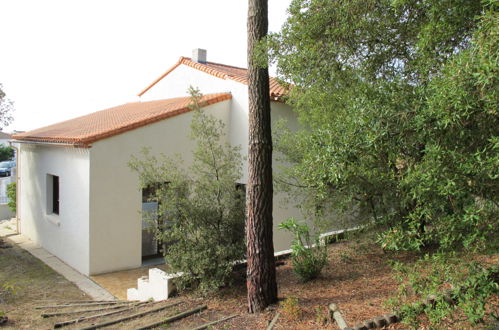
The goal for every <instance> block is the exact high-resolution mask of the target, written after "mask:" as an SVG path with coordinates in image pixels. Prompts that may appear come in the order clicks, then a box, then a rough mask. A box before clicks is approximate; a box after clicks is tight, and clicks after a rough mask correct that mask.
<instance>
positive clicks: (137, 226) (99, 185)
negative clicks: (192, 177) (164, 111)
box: [90, 100, 231, 274]
mask: <svg viewBox="0 0 499 330" xmlns="http://www.w3.org/2000/svg"><path fill="white" fill-rule="evenodd" d="M230 104H231V101H230V100H228V101H224V102H220V103H217V104H213V105H210V106H207V107H204V108H203V109H204V110H205V111H206V112H207V113H209V114H212V115H214V116H216V117H217V118H219V119H221V120H222V121H223V122H224V123H226V128H228V126H227V122H228V120H229V110H230ZM192 115H193V114H192V112H188V113H185V114H181V115H178V116H175V117H171V118H168V119H166V120H163V121H160V122H157V123H154V124H150V125H147V126H145V127H142V128H138V129H135V130H132V131H129V132H126V133H123V134H120V135H116V136H113V137H110V138H107V139H105V140H101V141H98V142H96V143H94V144H93V145H92V148H91V149H90V182H91V183H90V273H91V274H99V273H105V272H111V271H115V270H120V269H129V268H135V267H139V266H140V265H141V262H142V256H141V239H142V238H141V237H142V236H141V235H142V231H141V230H142V218H141V215H140V214H139V211H140V210H141V207H142V193H141V191H140V190H139V183H138V176H137V174H136V173H135V172H133V171H132V170H131V169H130V168H129V167H128V162H129V161H130V159H131V155H139V153H140V150H141V149H142V148H143V147H149V148H151V151H152V153H155V154H158V153H164V154H166V155H170V156H172V155H175V154H179V155H180V156H181V157H182V158H183V159H184V160H185V165H186V166H188V165H189V164H191V163H192V151H193V147H194V143H193V141H192V140H191V139H190V138H189V134H190V122H191V119H192Z"/></svg>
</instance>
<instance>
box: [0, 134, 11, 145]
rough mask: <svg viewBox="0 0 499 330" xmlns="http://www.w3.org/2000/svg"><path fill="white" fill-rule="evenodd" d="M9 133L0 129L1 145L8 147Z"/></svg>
mask: <svg viewBox="0 0 499 330" xmlns="http://www.w3.org/2000/svg"><path fill="white" fill-rule="evenodd" d="M10 138H11V135H10V134H9V133H5V132H1V131H0V145H1V146H2V147H8V146H9V141H10Z"/></svg>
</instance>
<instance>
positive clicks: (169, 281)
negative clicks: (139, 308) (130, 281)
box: [127, 268, 182, 301]
mask: <svg viewBox="0 0 499 330" xmlns="http://www.w3.org/2000/svg"><path fill="white" fill-rule="evenodd" d="M179 276H182V274H181V273H177V274H167V273H165V272H164V271H162V270H161V269H158V268H152V269H150V270H149V277H147V276H142V277H141V278H139V279H138V280H137V289H133V288H131V289H128V291H127V299H128V300H140V301H147V300H149V299H153V300H154V301H161V300H166V299H168V297H170V296H171V295H172V293H173V292H174V291H175V285H174V284H173V280H174V279H175V278H177V277H179ZM134 290H135V291H134ZM129 291H130V296H128V292H129ZM132 298H135V299H132Z"/></svg>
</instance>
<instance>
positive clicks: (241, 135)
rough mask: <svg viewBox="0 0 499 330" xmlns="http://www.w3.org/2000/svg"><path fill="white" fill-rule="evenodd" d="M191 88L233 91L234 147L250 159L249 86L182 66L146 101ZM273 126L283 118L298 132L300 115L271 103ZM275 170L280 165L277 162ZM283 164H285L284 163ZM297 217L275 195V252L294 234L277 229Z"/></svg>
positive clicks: (231, 132)
mask: <svg viewBox="0 0 499 330" xmlns="http://www.w3.org/2000/svg"><path fill="white" fill-rule="evenodd" d="M189 86H193V87H196V88H199V90H200V92H201V93H203V94H210V93H221V92H230V93H232V108H231V111H230V120H229V123H230V125H229V136H230V141H231V144H232V145H234V146H240V147H241V153H242V155H243V156H244V157H245V158H247V156H248V130H249V127H248V115H249V114H248V86H247V85H245V84H243V83H240V82H237V81H233V80H230V79H227V80H225V79H221V78H218V77H215V76H213V75H211V74H208V73H206V72H203V71H200V70H197V69H194V68H192V67H190V66H187V65H183V64H182V65H180V66H178V67H177V68H176V69H174V70H173V71H172V72H170V73H169V74H168V75H167V76H166V77H164V78H163V79H162V80H161V81H159V82H158V83H157V84H156V85H154V86H153V87H152V88H151V89H150V90H148V91H147V92H146V93H145V94H144V95H143V96H142V99H143V100H158V99H165V98H173V97H179V96H186V95H188V93H187V90H188V88H189ZM271 109H272V114H271V118H272V126H274V125H275V123H276V122H277V121H279V120H280V119H285V120H286V121H287V123H288V127H289V128H290V129H292V130H297V129H298V121H297V116H296V114H295V113H294V112H293V111H292V109H291V107H290V106H289V105H286V104H283V103H278V102H271ZM275 158H276V157H275V155H274V169H277V168H278V166H279V164H278V163H277V162H276V160H275ZM281 165H282V164H281ZM247 181H248V166H247V163H246V162H245V163H244V166H243V177H242V178H241V181H240V182H241V183H246V182H247ZM290 217H295V218H297V219H301V212H300V210H299V209H298V208H296V207H294V206H293V203H291V204H289V203H287V202H286V196H285V194H283V193H276V192H275V193H274V207H273V218H274V219H273V220H274V250H275V251H276V252H277V251H282V250H287V249H289V247H290V243H291V240H292V238H293V237H292V235H291V234H290V233H289V232H287V231H284V230H280V229H278V228H277V226H278V225H279V224H280V223H281V222H283V221H284V220H286V219H287V218H290Z"/></svg>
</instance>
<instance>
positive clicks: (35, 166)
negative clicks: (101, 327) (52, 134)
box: [18, 144, 89, 274]
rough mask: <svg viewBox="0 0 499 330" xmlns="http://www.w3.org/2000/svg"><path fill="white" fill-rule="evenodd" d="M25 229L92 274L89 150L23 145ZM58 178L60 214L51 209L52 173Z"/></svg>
mask: <svg viewBox="0 0 499 330" xmlns="http://www.w3.org/2000/svg"><path fill="white" fill-rule="evenodd" d="M20 148H21V152H20V162H19V166H20V173H19V185H20V192H21V193H20V196H19V206H18V208H19V210H18V215H19V218H20V230H21V233H22V234H24V235H26V236H28V237H29V238H30V239H31V240H32V241H34V242H35V243H37V244H40V245H42V246H43V247H44V248H45V249H47V250H48V251H49V252H50V253H52V254H54V255H56V256H57V257H59V258H60V259H61V260H63V261H64V262H66V263H67V264H68V265H70V266H72V267H73V268H75V269H77V270H78V271H79V272H81V273H83V274H88V273H89V262H88V260H89V245H88V244H89V238H88V234H89V231H88V214H89V204H88V203H89V199H88V198H89V190H88V182H89V151H88V149H80V148H68V147H57V146H47V145H32V144H21V146H20ZM48 174H50V175H56V176H58V177H59V214H58V215H57V214H49V212H48V211H49V207H48V201H47V198H51V197H48V196H47V175H48Z"/></svg>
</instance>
